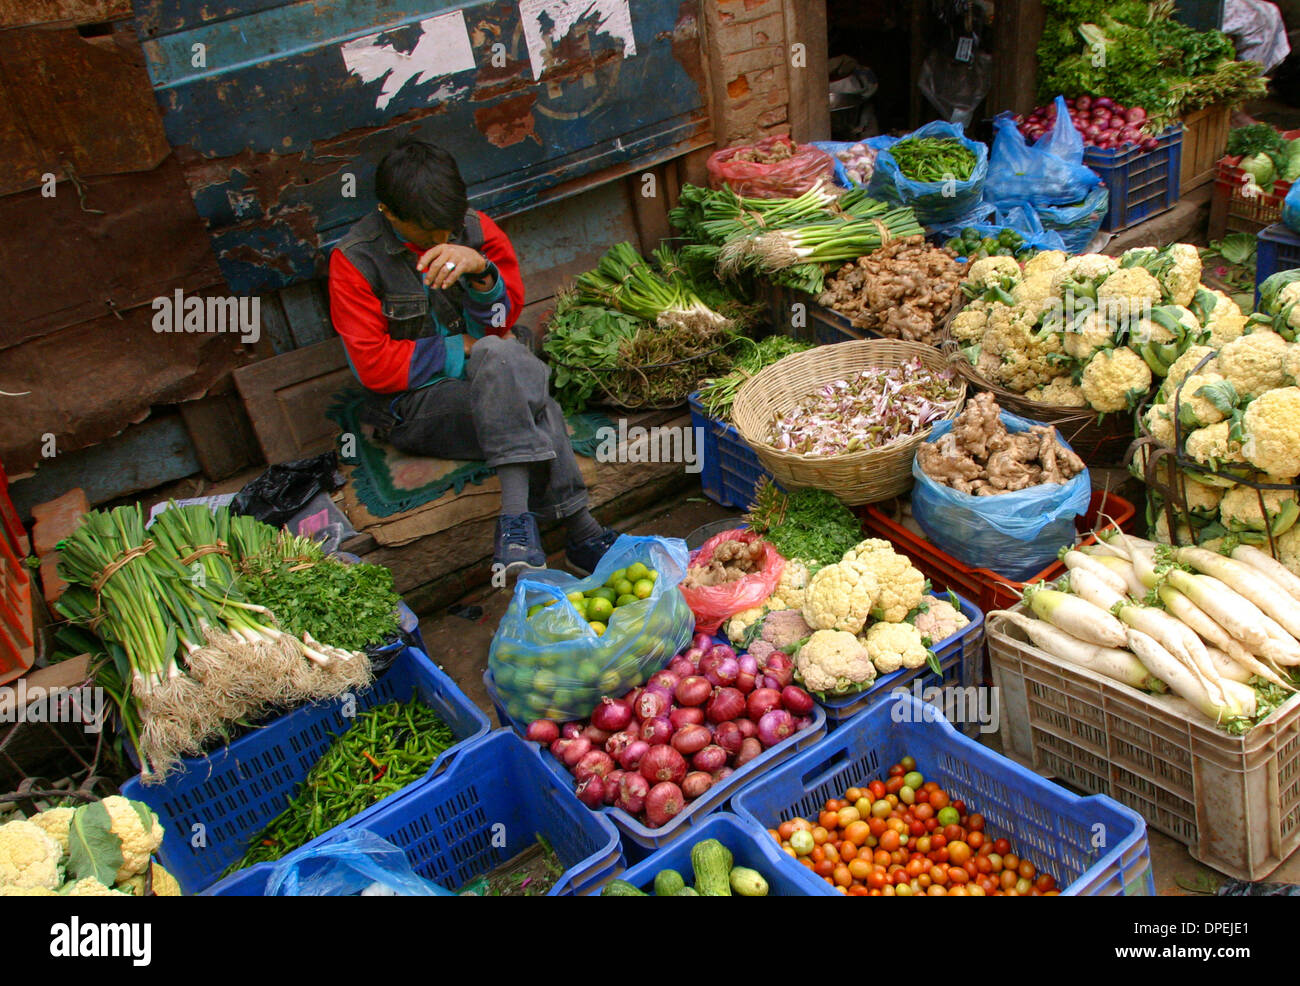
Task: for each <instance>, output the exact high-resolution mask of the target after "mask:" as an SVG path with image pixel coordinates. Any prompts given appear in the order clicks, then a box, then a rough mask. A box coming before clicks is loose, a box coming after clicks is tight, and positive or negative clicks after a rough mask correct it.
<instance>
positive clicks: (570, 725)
mask: <svg viewBox="0 0 1300 986" xmlns="http://www.w3.org/2000/svg"><path fill="white" fill-rule="evenodd" d="M560 735H561V736H563V737H564V738H565V739H577V738H578V737H579V736H581V735H582V727H581V726H580V725H578V724H577V723H576V722H566V723H565V724H564V725H563V726H562V727H560Z"/></svg>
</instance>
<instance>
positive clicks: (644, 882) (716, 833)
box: [621, 811, 839, 897]
mask: <svg viewBox="0 0 1300 986" xmlns="http://www.w3.org/2000/svg"><path fill="white" fill-rule="evenodd" d="M705 839H717V840H718V841H719V842H721V843H722V844H723V845H724V846H726V847H727V848H728V849H730V850H731V855H732V859H733V860H734V865H736V866H748V867H749V868H750V869H751V870H757V871H758V872H759V873H761V874H762V875H763V878H764V879H765V880H767V886H768V896H769V897H838V896H839V893H838V892H837V891H834V890H832V889H831V888H830V887H828V886H827V885H826V881H825V880H822V879H821V878H820V877H816V876H813V874H812V872H811V871H810V870H808V869H807V868H805V867H803V866H800V865H798V864H795V865H793V866H792V865H790V859H789V857H788V856H786V855H785V853H784V852H782V851H781V847H780V846H778V845H777V844H776V842H775V841H774V840H773V839H772V837H771V836H770V835H768V834H767V832H765V831H764V830H763V829H761V828H759V827H758V826H756V825H754V824H753V823H752V822H747V821H745V820H744V819H741V818H737V817H736V816H735V815H732V814H730V813H729V812H725V811H720V812H718V813H717V814H716V815H710V816H709V817H708V819H707V820H705V821H704V822H703V823H702V824H701V825H697V826H696V827H695V828H693V829H691V834H690V836H689V837H688V838H685V839H678V840H677V841H676V842H674V843H672V844H671V845H668V846H665V847H664V848H663V849H660V850H658V851H657V852H654V853H651V854H650V855H649V856H647V857H646V858H645V859H643V860H642V861H641V862H639V863H637V864H636V865H635V866H633V867H630V868H629V869H628V870H627V872H626V873H624V874H623V876H622V877H621V879H623V880H626V881H627V882H628V883H630V884H632V885H633V886H634V887H639V888H641V889H642V890H644V891H645V892H646V893H648V894H653V893H654V886H653V884H654V879H655V876H656V875H657V874H658V873H659V872H660V871H661V870H676V871H677V872H678V873H680V874H681V875H682V878H683V879H684V880H685V881H686V883H687V886H689V885H691V884H692V883H693V882H694V868H693V867H692V866H691V849H692V847H694V845H695V844H696V843H697V842H703V841H704V840H705Z"/></svg>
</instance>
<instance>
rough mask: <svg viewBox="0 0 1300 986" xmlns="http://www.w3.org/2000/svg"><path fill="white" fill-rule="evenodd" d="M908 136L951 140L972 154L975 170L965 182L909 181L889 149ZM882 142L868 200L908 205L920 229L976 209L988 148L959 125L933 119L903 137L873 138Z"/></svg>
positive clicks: (868, 187) (952, 219)
mask: <svg viewBox="0 0 1300 986" xmlns="http://www.w3.org/2000/svg"><path fill="white" fill-rule="evenodd" d="M911 137H955V138H956V139H957V140H960V141H961V142H962V143H963V144H964V145H965V146H966V147H968V148H969V149H970V150H971V151H972V152H973V153H974V154H975V167H974V169H973V170H972V171H971V174H970V177H969V178H967V179H966V180H965V181H957V180H955V179H954V180H952V181H913V180H912V179H910V178H908V177H906V176H905V175H904V174H903V173H902V172H901V171H899V170H898V162H897V161H896V160H894V155H893V154H892V153H891V148H893V146H894V145H895V144H897V143H899V141H901V140H907V139H909V138H911ZM873 140H880V141H882V142H884V146H883V147H881V148H880V153H879V154H878V155H877V156H876V170H875V171H874V172H872V175H871V182H870V183H869V184H868V185H867V193H868V194H869V195H871V197H872V198H877V199H880V200H882V201H885V202H892V203H894V204H895V205H906V206H910V207H911V208H912V210H913V211H914V212H915V213H916V219H917V222H919V223H920V224H921V225H922V226H942V225H945V224H949V223H953V222H957V221H959V220H961V218H962V217H964V216H966V215H969V214H970V213H971V212H972V211H973V210H975V209H976V208H978V207H979V205H980V198H981V196H982V195H983V193H984V179H985V176H986V175H987V174H988V170H989V149H988V148H987V147H985V146H984V145H983V144H981V143H980V142H979V141H977V140H971V139H970V138H968V137H967V136H966V135H965V133H964V131H963V130H962V127H961V124H959V123H945V122H944V121H942V120H936V121H934V122H933V123H927V124H926V125H925V126H923V127H920V128H918V129H916V130H913V131H912V132H911V133H910V134H908V135H907V137H897V138H896V137H880V138H873Z"/></svg>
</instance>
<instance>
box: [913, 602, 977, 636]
mask: <svg viewBox="0 0 1300 986" xmlns="http://www.w3.org/2000/svg"><path fill="white" fill-rule="evenodd" d="M924 601H925V603H926V604H927V607H926V610H925V612H924V613H917V614H916V619H915V621H913V626H915V627H916V629H917V632H919V633H920V634H921V642H922V643H924V644H925V645H926V646H927V647H933V646H935V645H936V644H941V643H943V641H945V640H947V639H948V638H949V637H951V636H952V635H953V634H954V633H956V632H957V631H958V630H960V629H961V628H962V627H964V626H966V624H968V623H969V622H970V620H968V619H967V618H966V616H965V614H963V613H962V611H961V610H959V609H958V608H957V607H956V606H954V605H953V604H952V602H951V601H950V600H947V599H940V598H939V597H938V596H927V597H926V599H925V600H924Z"/></svg>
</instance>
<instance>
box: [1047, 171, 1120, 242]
mask: <svg viewBox="0 0 1300 986" xmlns="http://www.w3.org/2000/svg"><path fill="white" fill-rule="evenodd" d="M1109 207H1110V192H1109V191H1108V190H1107V189H1106V186H1105V185H1099V186H1098V187H1096V188H1094V189H1093V190H1092V191H1091V192H1089V193H1088V197H1087V198H1085V199H1084V200H1083V201H1082V202H1076V203H1074V204H1072V205H1040V206H1036V207H1035V208H1034V211H1035V212H1037V213H1038V221H1039V222H1041V223H1042V224H1043V229H1047V230H1053V231H1055V232H1057V233H1059V234H1060V235H1061V240H1062V242H1064V243H1065V252H1066V253H1084V252H1086V251H1087V249H1088V244H1089V243H1091V242H1092V238H1093V237H1094V236H1096V235H1097V230H1099V229H1101V224H1102V222H1103V220H1105V218H1106V210H1107V209H1108V208H1109Z"/></svg>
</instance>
